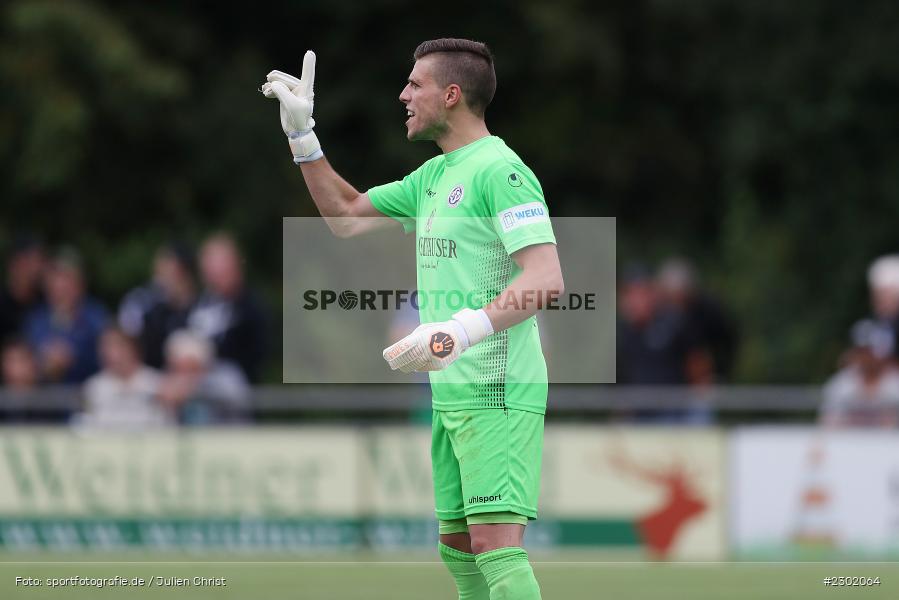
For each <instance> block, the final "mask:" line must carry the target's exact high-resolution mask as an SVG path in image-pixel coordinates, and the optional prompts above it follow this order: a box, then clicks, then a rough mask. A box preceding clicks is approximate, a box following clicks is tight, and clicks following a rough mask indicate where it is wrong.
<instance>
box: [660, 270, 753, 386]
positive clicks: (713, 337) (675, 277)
mask: <svg viewBox="0 0 899 600" xmlns="http://www.w3.org/2000/svg"><path fill="white" fill-rule="evenodd" d="M656 280H657V282H658V288H659V293H660V294H661V297H662V300H663V301H664V302H665V303H666V305H667V306H669V307H671V308H672V309H673V310H674V311H675V312H676V313H678V314H679V315H680V317H681V320H682V321H683V328H684V332H685V335H686V336H687V344H688V346H689V347H690V352H689V354H688V356H687V363H686V366H685V368H686V376H687V381H688V382H689V383H691V384H694V385H703V384H706V385H707V384H711V383H715V382H721V381H726V380H727V378H728V376H729V375H730V372H731V368H732V367H733V363H734V356H735V354H736V348H737V334H736V328H735V327H734V324H733V322H732V321H731V320H730V319H729V318H728V316H727V315H726V314H725V312H724V309H723V308H722V307H721V304H720V303H719V302H718V301H717V300H716V299H714V298H713V297H711V296H710V295H709V294H708V293H706V292H704V291H703V290H702V289H700V288H699V286H698V284H697V278H696V271H695V269H694V268H693V265H691V264H690V263H689V262H687V261H686V260H684V259H682V258H671V259H668V260H666V261H665V262H664V263H663V264H662V266H661V267H660V269H659V273H658V276H657V278H656Z"/></svg>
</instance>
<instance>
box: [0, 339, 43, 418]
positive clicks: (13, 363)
mask: <svg viewBox="0 0 899 600" xmlns="http://www.w3.org/2000/svg"><path fill="white" fill-rule="evenodd" d="M0 363H2V364H0V369H2V374H3V389H2V390H0V393H2V398H0V422H23V421H29V420H31V417H32V416H33V413H35V411H33V410H32V404H33V399H34V398H33V395H34V394H35V393H36V390H37V386H38V384H39V383H40V372H39V370H38V365H37V359H36V358H35V357H34V354H33V353H32V352H31V348H29V347H28V344H27V343H26V342H25V340H23V339H21V338H15V337H14V338H9V339H8V340H7V341H6V342H4V344H3V351H2V357H0Z"/></svg>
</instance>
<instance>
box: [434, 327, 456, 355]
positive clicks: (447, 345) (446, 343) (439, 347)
mask: <svg viewBox="0 0 899 600" xmlns="http://www.w3.org/2000/svg"><path fill="white" fill-rule="evenodd" d="M455 347H456V340H454V339H453V336H451V335H450V334H448V333H444V332H443V331H438V332H437V333H435V334H434V335H432V336H431V343H430V348H431V354H433V355H434V356H436V357H437V358H445V357H447V356H449V355H450V352H452V351H453V348H455Z"/></svg>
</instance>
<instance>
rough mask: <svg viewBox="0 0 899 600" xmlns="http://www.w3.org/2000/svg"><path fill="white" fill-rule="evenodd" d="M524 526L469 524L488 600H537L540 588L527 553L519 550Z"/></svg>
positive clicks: (509, 516)
mask: <svg viewBox="0 0 899 600" xmlns="http://www.w3.org/2000/svg"><path fill="white" fill-rule="evenodd" d="M479 516H481V515H472V517H479ZM484 516H490V517H495V518H496V519H497V520H506V521H510V520H515V518H516V517H520V515H516V514H515V513H484ZM470 518H471V517H470ZM522 518H524V519H527V517H522ZM524 527H525V526H524V525H522V524H519V523H482V524H476V523H470V524H469V525H468V529H469V532H470V534H471V547H472V552H473V553H474V555H475V562H476V563H477V565H478V569H480V570H481V573H483V574H484V578H485V579H486V580H487V586H488V587H489V588H490V600H499V599H503V600H506V599H508V600H512V599H513V598H514V599H515V600H540V586H539V585H538V584H537V578H536V577H534V570H533V569H532V568H531V563H530V561H529V560H528V553H527V552H525V550H524V548H523V547H522V539H523V537H524Z"/></svg>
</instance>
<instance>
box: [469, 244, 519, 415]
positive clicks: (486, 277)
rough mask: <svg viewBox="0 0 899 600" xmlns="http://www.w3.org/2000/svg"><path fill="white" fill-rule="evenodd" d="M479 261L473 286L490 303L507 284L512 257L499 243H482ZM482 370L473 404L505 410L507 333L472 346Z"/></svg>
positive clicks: (476, 384) (496, 334) (477, 381)
mask: <svg viewBox="0 0 899 600" xmlns="http://www.w3.org/2000/svg"><path fill="white" fill-rule="evenodd" d="M478 250H479V252H478V253H479V255H480V256H481V261H480V262H479V263H478V265H477V267H475V273H474V283H475V288H476V291H477V293H478V296H479V297H480V298H484V299H485V301H487V300H492V299H493V298H495V297H496V296H497V294H499V293H500V292H501V291H503V290H504V289H505V288H506V287H507V286H508V285H509V279H510V277H511V275H512V258H511V257H510V256H509V255H508V254H507V253H506V249H505V247H504V246H503V244H502V242H501V241H500V240H493V241H491V242H487V243H484V244H481V246H480V247H479V248H478ZM471 351H474V352H475V353H476V356H477V360H478V364H480V365H482V368H481V369H480V370H479V371H478V373H477V374H476V375H475V379H474V381H473V382H472V383H473V384H474V385H473V398H472V404H473V405H474V406H476V407H484V408H505V407H506V366H507V362H508V357H509V332H508V330H504V331H500V332H499V333H495V334H493V335H491V336H490V337H488V338H487V339H485V340H484V341H483V342H481V343H480V344H478V345H476V346H474V347H473V348H472V349H471Z"/></svg>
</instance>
